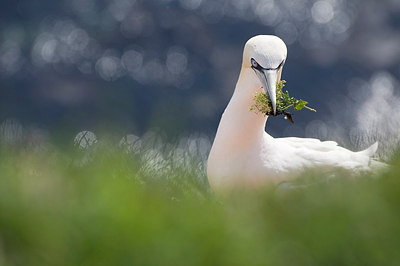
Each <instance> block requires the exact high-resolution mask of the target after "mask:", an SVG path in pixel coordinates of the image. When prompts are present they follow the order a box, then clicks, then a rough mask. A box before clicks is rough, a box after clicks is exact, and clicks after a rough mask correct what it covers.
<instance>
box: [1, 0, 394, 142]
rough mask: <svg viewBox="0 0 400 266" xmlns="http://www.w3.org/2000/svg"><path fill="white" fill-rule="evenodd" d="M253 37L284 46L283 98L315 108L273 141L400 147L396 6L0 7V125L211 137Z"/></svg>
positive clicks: (264, 2) (367, 2) (49, 133)
mask: <svg viewBox="0 0 400 266" xmlns="http://www.w3.org/2000/svg"><path fill="white" fill-rule="evenodd" d="M257 34H275V35H278V36H280V37H281V38H282V39H283V40H284V41H285V42H286V44H287V46H288V59H287V62H286V65H285V68H284V72H283V79H285V80H287V88H288V89H289V90H290V92H291V94H292V95H293V96H295V97H296V98H302V99H305V100H308V101H309V102H310V106H312V107H314V108H315V109H317V110H318V112H317V113H312V112H309V111H302V112H298V113H296V114H295V116H294V119H295V124H294V125H291V124H290V123H288V122H287V121H285V120H283V119H281V118H274V119H269V121H268V125H267V128H268V129H267V130H268V131H269V132H270V133H271V134H272V135H273V136H276V137H280V136H301V137H304V136H309V137H319V138H321V139H333V140H336V141H338V142H339V143H340V144H342V145H345V146H348V147H351V148H354V149H359V148H365V147H366V146H367V145H369V144H371V143H372V142H373V141H375V140H381V142H383V147H385V146H386V148H389V147H392V146H393V145H394V144H398V142H399V137H398V136H399V135H400V134H399V133H400V132H399V128H400V109H399V108H400V107H399V106H400V100H399V96H398V94H399V86H398V77H399V74H400V1H398V0H348V1H345V0H320V1H315V0H280V1H277V0H275V1H274V0H258V1H256V0H251V1H250V0H146V1H145V0H136V1H135V0H110V1H105V0H68V1H66V0H64V1H52V0H48V1H47V0H41V1H30V0H19V1H5V0H3V1H1V6H0V80H1V83H0V123H2V126H1V128H0V129H1V130H2V131H3V133H4V131H7V130H8V131H10V129H9V128H10V127H11V128H13V129H12V130H14V131H15V132H16V134H28V133H24V132H34V133H29V134H33V135H35V136H36V137H37V138H53V137H58V138H59V139H62V138H67V139H68V138H73V136H75V135H76V133H77V132H79V131H82V130H91V131H94V132H97V134H102V133H101V132H113V134H116V135H120V136H123V135H125V134H135V135H138V136H141V135H143V134H144V133H145V132H148V131H151V130H156V131H157V132H159V133H161V134H163V135H164V136H165V137H166V138H170V139H171V138H172V139H173V138H175V137H177V136H182V135H184V134H191V133H194V132H199V133H200V134H202V135H204V136H207V137H209V138H210V139H212V138H213V137H214V134H215V132H216V128H217V125H218V122H219V118H220V115H221V113H222V112H223V110H224V108H225V106H226V104H227V102H228V101H229V98H230V96H231V95H232V92H233V89H234V86H235V83H236V79H237V77H238V74H239V70H240V65H241V56H242V48H243V45H244V43H245V42H246V41H247V40H248V39H249V38H250V37H252V36H254V35H257ZM12 130H11V131H12ZM385 141H386V142H385Z"/></svg>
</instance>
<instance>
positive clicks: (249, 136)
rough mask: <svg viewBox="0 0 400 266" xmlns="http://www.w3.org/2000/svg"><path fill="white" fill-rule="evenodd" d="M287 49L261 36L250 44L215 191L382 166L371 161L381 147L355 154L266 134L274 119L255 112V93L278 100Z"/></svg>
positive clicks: (216, 161) (216, 149)
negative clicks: (312, 172) (314, 173)
mask: <svg viewBox="0 0 400 266" xmlns="http://www.w3.org/2000/svg"><path fill="white" fill-rule="evenodd" d="M286 51H287V50H286V45H285V44H284V42H283V41H282V40H281V39H280V38H278V37H276V36H271V35H259V36H256V37H253V38H251V39H250V40H249V41H248V42H247V43H246V45H245V48H244V52H243V62H242V69H241V71H240V75H239V79H238V82H237V84H236V88H235V91H234V94H233V96H232V98H231V100H230V102H229V104H228V106H227V107H226V109H225V111H224V113H223V115H222V118H221V121H220V124H219V126H218V130H217V134H216V137H215V140H214V143H213V146H212V148H211V152H210V155H209V158H208V164H207V175H208V180H209V183H210V185H211V187H212V188H213V189H214V190H223V189H226V188H229V187H232V186H259V185H265V184H269V183H279V182H282V181H286V180H288V179H290V178H291V177H292V176H294V174H296V173H299V172H300V171H302V170H305V169H309V168H318V169H319V170H324V171H325V170H326V171H330V170H334V169H346V170H351V171H356V172H358V171H364V170H370V169H371V167H373V165H379V164H380V163H379V162H376V161H374V160H373V159H371V156H372V155H373V154H374V153H375V152H376V149H377V147H378V144H377V143H375V144H373V145H372V146H371V147H370V148H368V149H366V150H364V151H361V152H352V151H350V150H347V149H345V148H342V147H340V146H338V145H337V143H336V142H334V141H320V140H319V139H312V138H295V137H290V138H273V137H272V136H270V135H269V134H268V133H266V132H265V124H266V122H267V119H268V117H266V116H264V115H263V114H256V113H254V112H250V111H249V107H250V106H251V105H252V104H253V101H254V98H253V97H254V94H255V93H256V92H258V91H260V90H262V89H264V90H265V91H266V92H267V93H268V94H269V95H270V98H271V101H272V102H274V98H275V94H274V92H275V90H276V87H275V84H276V82H277V81H279V80H280V76H281V72H282V67H283V63H284V62H285V60H286V55H287V52H286ZM254 62H256V63H254ZM271 79H272V80H271Z"/></svg>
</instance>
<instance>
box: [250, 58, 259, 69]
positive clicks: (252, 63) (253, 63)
mask: <svg viewBox="0 0 400 266" xmlns="http://www.w3.org/2000/svg"><path fill="white" fill-rule="evenodd" d="M251 66H252V67H254V68H257V67H258V63H257V62H256V60H254V59H253V58H252V59H251Z"/></svg>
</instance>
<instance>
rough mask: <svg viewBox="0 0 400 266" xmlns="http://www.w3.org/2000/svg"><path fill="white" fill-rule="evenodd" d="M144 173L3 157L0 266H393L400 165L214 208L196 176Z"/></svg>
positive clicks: (114, 157)
mask: <svg viewBox="0 0 400 266" xmlns="http://www.w3.org/2000/svg"><path fill="white" fill-rule="evenodd" d="M88 156H89V157H88ZM148 159H149V158H148ZM142 164H143V161H142V159H141V158H139V157H138V156H136V155H134V154H129V153H126V152H124V151H122V150H119V149H112V148H110V147H100V148H97V149H96V150H95V151H92V152H90V151H87V150H86V151H75V152H61V151H57V150H55V149H47V150H35V149H25V148H20V149H6V148H2V149H1V152H0V265H398V264H400V253H399V252H398V250H399V249H400V237H399V236H400V219H399V218H400V193H399V192H400V180H399V174H400V158H399V157H397V158H396V159H394V160H393V162H392V165H393V166H392V167H391V168H390V170H389V171H388V172H385V173H382V174H381V176H379V177H374V176H365V177H364V178H356V179H354V178H347V177H346V176H345V175H344V174H342V175H343V176H342V177H338V178H330V179H328V178H326V177H321V176H319V175H318V174H317V173H308V174H305V175H304V177H302V178H300V179H299V180H297V181H295V182H293V183H291V184H290V186H279V187H270V188H267V189H264V190H262V191H257V192H255V191H253V192H249V191H247V192H238V193H237V194H233V195H230V196H228V197H226V198H224V199H218V198H217V197H216V196H215V195H213V193H212V192H211V190H210V189H209V187H208V185H207V183H206V182H205V176H204V174H203V175H202V174H201V171H200V172H199V171H197V170H198V169H197V170H196V169H195V170H196V171H197V172H196V171H192V172H190V171H187V169H184V168H183V167H182V166H179V165H175V166H173V163H171V162H169V163H167V164H165V163H164V164H163V167H162V168H160V169H157V172H160V173H162V174H161V175H157V173H155V172H152V171H143V165H142ZM190 167H194V168H196V167H199V166H198V164H196V163H194V164H193V165H191V166H190ZM148 170H149V169H148Z"/></svg>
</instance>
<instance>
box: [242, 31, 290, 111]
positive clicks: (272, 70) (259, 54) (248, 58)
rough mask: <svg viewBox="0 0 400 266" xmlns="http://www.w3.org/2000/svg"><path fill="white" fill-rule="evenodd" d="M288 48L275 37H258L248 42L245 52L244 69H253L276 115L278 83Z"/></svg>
mask: <svg viewBox="0 0 400 266" xmlns="http://www.w3.org/2000/svg"><path fill="white" fill-rule="evenodd" d="M286 55H287V48H286V45H285V43H284V42H283V41H282V40H281V39H280V38H279V37H276V36H273V35H258V36H255V37H253V38H251V39H250V40H248V41H247V43H246V45H245V47H244V52H243V65H242V68H251V69H252V70H254V73H255V74H256V75H257V77H258V79H259V80H260V85H261V86H262V87H263V88H264V90H265V92H266V93H268V95H269V97H270V99H271V102H272V107H273V111H274V114H276V83H277V82H278V81H279V80H280V79H281V73H282V68H283V65H284V64H285V60H286Z"/></svg>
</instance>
